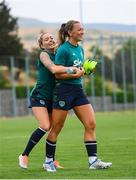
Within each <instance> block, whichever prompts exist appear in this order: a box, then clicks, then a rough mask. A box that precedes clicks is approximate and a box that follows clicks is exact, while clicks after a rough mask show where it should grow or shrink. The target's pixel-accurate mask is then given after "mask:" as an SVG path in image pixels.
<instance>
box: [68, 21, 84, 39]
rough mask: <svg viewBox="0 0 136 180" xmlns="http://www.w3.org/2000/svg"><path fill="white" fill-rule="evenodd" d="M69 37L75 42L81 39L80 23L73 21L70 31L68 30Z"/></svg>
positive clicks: (82, 31) (81, 28)
mask: <svg viewBox="0 0 136 180" xmlns="http://www.w3.org/2000/svg"><path fill="white" fill-rule="evenodd" d="M68 33H69V38H70V39H71V40H74V41H75V42H79V41H82V40H83V35H84V28H83V26H82V25H81V23H75V24H74V25H73V28H72V30H71V31H68Z"/></svg>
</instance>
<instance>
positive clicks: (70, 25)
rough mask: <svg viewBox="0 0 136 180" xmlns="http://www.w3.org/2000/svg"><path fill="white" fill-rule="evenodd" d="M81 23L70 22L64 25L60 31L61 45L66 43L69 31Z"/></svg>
mask: <svg viewBox="0 0 136 180" xmlns="http://www.w3.org/2000/svg"><path fill="white" fill-rule="evenodd" d="M76 23H79V21H75V20H70V21H68V22H67V23H63V24H62V25H61V27H60V30H59V45H60V44H63V43H64V42H65V41H66V38H67V37H69V34H68V31H71V30H72V29H73V26H74V24H76Z"/></svg>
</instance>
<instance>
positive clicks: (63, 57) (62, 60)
mask: <svg viewBox="0 0 136 180" xmlns="http://www.w3.org/2000/svg"><path fill="white" fill-rule="evenodd" d="M67 59H68V52H67V51H66V50H65V49H61V48H60V49H58V50H57V52H56V55H55V64H56V65H63V66H66V61H67Z"/></svg>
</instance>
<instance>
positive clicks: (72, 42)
mask: <svg viewBox="0 0 136 180" xmlns="http://www.w3.org/2000/svg"><path fill="white" fill-rule="evenodd" d="M68 41H69V42H70V43H71V44H72V45H74V46H77V45H78V42H77V41H75V40H73V39H69V40H68Z"/></svg>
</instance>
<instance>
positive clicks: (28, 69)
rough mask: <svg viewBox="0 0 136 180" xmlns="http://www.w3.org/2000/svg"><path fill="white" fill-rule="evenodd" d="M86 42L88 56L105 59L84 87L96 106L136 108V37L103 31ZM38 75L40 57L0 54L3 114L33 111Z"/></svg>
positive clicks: (21, 113) (19, 114) (98, 109)
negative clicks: (31, 101)
mask: <svg viewBox="0 0 136 180" xmlns="http://www.w3.org/2000/svg"><path fill="white" fill-rule="evenodd" d="M83 46H84V49H85V54H86V58H91V59H95V58H96V59H99V60H100V62H101V63H100V64H99V65H98V68H97V69H96V72H94V73H93V74H91V75H90V76H85V77H84V88H85V90H86V92H87V95H88V96H89V100H90V102H91V104H92V105H93V107H94V109H95V110H96V111H112V110H121V109H122V110H126V109H136V40H135V39H134V38H132V37H131V38H128V37H115V36H111V37H103V36H102V35H101V36H100V37H99V38H87V39H85V41H84V43H83ZM89 49H90V50H89ZM36 75H37V74H36V60H33V59H30V58H29V57H27V56H26V57H25V58H21V57H15V56H7V57H6V56H4V57H2V56H0V116H21V115H27V114H30V113H31V111H30V110H29V109H28V108H27V106H28V97H29V94H30V90H31V87H32V86H33V85H34V83H35V81H36ZM5 87H6V88H5ZM22 91H23V92H24V95H22Z"/></svg>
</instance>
